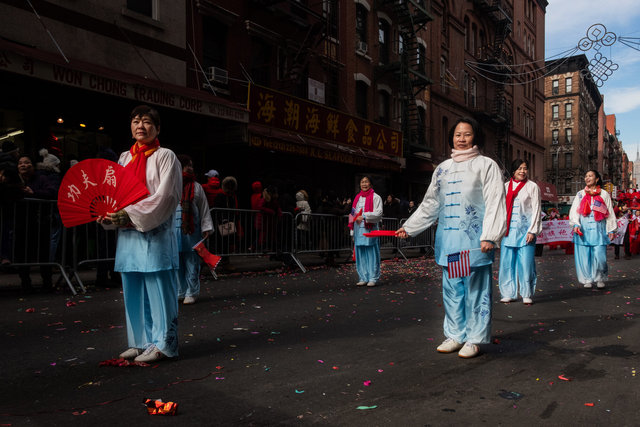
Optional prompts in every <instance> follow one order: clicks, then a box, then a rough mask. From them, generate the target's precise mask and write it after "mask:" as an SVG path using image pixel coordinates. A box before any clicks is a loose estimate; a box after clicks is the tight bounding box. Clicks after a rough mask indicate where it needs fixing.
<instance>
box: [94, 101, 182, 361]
mask: <svg viewBox="0 0 640 427" xmlns="http://www.w3.org/2000/svg"><path fill="white" fill-rule="evenodd" d="M159 131H160V116H159V114H158V112H157V111H156V110H155V109H153V108H151V107H149V106H146V105H141V106H139V107H136V108H135V109H134V110H133V111H132V112H131V134H132V136H133V139H134V140H135V143H134V144H133V146H132V147H131V149H130V150H129V151H125V152H124V153H122V154H121V155H120V159H119V160H118V163H120V164H121V165H123V166H125V167H126V168H127V169H129V170H131V171H132V172H133V173H134V174H135V175H136V176H137V177H138V178H139V179H140V181H141V182H143V183H144V184H145V185H146V186H147V189H148V190H149V193H150V194H149V196H148V197H147V198H144V199H142V200H140V201H138V202H136V203H134V204H132V205H129V206H127V207H125V208H124V209H121V210H119V211H117V212H113V213H108V214H107V215H106V216H105V217H101V218H98V222H100V223H102V224H105V225H109V224H113V225H115V226H117V227H119V228H118V244H117V247H116V260H115V270H116V271H119V272H120V273H121V274H122V289H123V294H124V306H125V313H126V319H127V336H128V341H129V349H128V350H126V351H125V352H123V353H122V354H120V357H121V358H124V359H135V361H136V362H147V363H151V362H155V361H158V360H161V359H164V358H165V357H175V356H177V355H178V290H177V283H176V270H177V269H178V266H179V261H178V241H177V239H176V232H175V212H176V206H178V203H179V202H180V196H181V194H182V168H181V167H180V162H179V161H178V159H177V158H176V155H175V154H174V153H173V151H171V150H169V149H167V148H163V147H160V142H159V141H158V133H159Z"/></svg>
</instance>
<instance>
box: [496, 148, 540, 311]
mask: <svg viewBox="0 0 640 427" xmlns="http://www.w3.org/2000/svg"><path fill="white" fill-rule="evenodd" d="M510 172H511V179H510V180H509V181H508V182H507V183H506V184H505V192H506V193H507V197H506V202H507V203H506V206H507V232H506V233H505V235H504V237H503V238H502V243H501V244H500V277H499V286H500V294H501V295H502V299H501V300H500V302H504V303H509V302H511V301H515V300H516V299H517V297H518V284H519V285H520V295H521V296H522V302H523V303H524V304H532V303H533V299H532V297H533V294H534V293H535V291H536V281H537V275H536V262H535V258H534V257H535V252H536V236H537V235H538V234H540V231H542V221H541V218H540V212H541V210H540V205H541V201H540V188H539V187H538V185H537V184H536V183H535V182H532V181H530V180H528V175H529V162H527V161H526V160H521V159H516V160H514V161H513V163H512V164H511V171H510Z"/></svg>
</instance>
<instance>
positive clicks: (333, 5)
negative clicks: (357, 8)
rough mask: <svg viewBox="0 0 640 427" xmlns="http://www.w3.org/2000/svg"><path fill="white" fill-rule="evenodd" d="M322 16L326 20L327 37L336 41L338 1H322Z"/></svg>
mask: <svg viewBox="0 0 640 427" xmlns="http://www.w3.org/2000/svg"><path fill="white" fill-rule="evenodd" d="M322 14H323V16H324V17H325V18H326V20H327V26H326V31H327V35H328V36H329V37H331V38H333V39H336V40H337V39H338V0H323V2H322Z"/></svg>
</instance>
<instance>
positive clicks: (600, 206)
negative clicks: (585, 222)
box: [591, 200, 609, 215]
mask: <svg viewBox="0 0 640 427" xmlns="http://www.w3.org/2000/svg"><path fill="white" fill-rule="evenodd" d="M591 209H592V210H594V211H596V212H600V213H601V214H602V215H606V214H607V213H609V211H608V210H607V207H606V206H605V204H604V203H602V202H601V201H600V200H594V201H593V206H592V207H591Z"/></svg>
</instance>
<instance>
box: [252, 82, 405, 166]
mask: <svg viewBox="0 0 640 427" xmlns="http://www.w3.org/2000/svg"><path fill="white" fill-rule="evenodd" d="M247 104H248V108H249V110H250V113H249V121H250V122H251V123H256V124H260V125H264V126H270V127H274V128H278V129H284V130H288V131H291V132H296V133H299V134H302V135H306V136H310V137H316V138H321V139H324V140H327V141H331V142H334V143H336V144H341V145H347V146H349V147H357V148H364V149H367V150H374V151H378V152H380V153H385V154H388V155H391V156H396V157H401V156H402V132H400V131H396V130H393V129H391V128H389V127H386V126H382V125H379V124H377V123H373V122H369V121H366V120H363V119H360V118H358V117H354V116H349V115H347V114H344V113H341V112H340V111H337V110H333V109H331V108H327V107H323V106H322V105H319V104H315V103H313V102H309V101H305V100H303V99H300V98H295V97H293V96H290V95H287V94H284V93H281V92H276V91H274V90H271V89H267V88H265V87H262V86H256V85H249V100H248V102H247Z"/></svg>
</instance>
